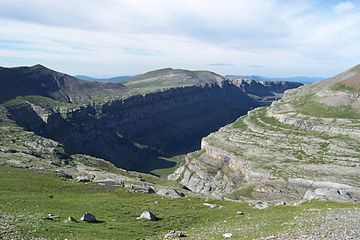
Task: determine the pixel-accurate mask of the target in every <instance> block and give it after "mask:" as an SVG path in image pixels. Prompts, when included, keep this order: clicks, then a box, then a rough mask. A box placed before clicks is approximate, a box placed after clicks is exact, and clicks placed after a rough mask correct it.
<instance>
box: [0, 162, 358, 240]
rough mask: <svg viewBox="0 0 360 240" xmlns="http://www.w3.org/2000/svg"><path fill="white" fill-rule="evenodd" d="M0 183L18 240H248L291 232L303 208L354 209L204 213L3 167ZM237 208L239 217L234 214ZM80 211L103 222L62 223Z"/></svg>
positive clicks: (193, 204)
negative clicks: (175, 233)
mask: <svg viewBox="0 0 360 240" xmlns="http://www.w3.org/2000/svg"><path fill="white" fill-rule="evenodd" d="M0 183H1V184H0V203H1V204H0V217H1V218H2V219H1V218H0V219H1V220H2V221H0V226H1V224H5V223H10V224H11V225H14V224H15V225H14V226H16V227H15V229H16V231H17V235H20V236H22V237H24V238H29V237H30V236H41V237H47V238H50V239H54V238H57V239H59V238H60V239H64V238H67V239H143V238H150V239H161V238H162V237H163V235H164V234H165V233H166V232H168V231H170V230H174V229H176V230H178V229H181V230H184V231H185V232H186V233H187V235H188V236H200V237H202V238H204V237H206V239H222V238H223V237H222V234H223V233H224V232H228V231H232V232H234V233H235V236H236V238H238V239H253V238H254V237H258V236H268V235H271V234H276V233H278V232H281V231H287V230H289V229H292V230H294V226H293V225H291V224H290V223H291V221H292V220H293V219H294V217H296V216H300V215H303V214H306V209H308V208H313V207H318V208H320V209H321V210H323V211H326V210H327V208H329V207H331V208H340V207H354V206H356V205H351V204H336V203H328V202H323V203H319V202H312V203H307V204H304V205H301V206H298V207H291V206H278V207H271V208H269V209H266V210H255V209H253V208H252V207H250V206H249V205H248V204H246V203H234V202H221V201H210V202H215V203H216V204H220V205H222V206H224V207H223V208H221V209H207V208H205V207H204V206H203V205H202V203H203V201H204V200H202V199H196V198H181V199H174V200H172V199H168V198H162V197H159V196H156V195H146V194H134V193H128V192H126V191H124V190H122V189H118V188H113V187H103V186H98V185H93V184H78V183H75V182H73V181H65V180H61V179H59V178H56V177H55V176H53V175H50V174H44V173H34V172H31V171H29V170H25V169H16V168H10V167H7V166H1V167H0ZM155 202H158V203H155ZM145 209H148V210H150V211H153V212H154V213H155V214H156V215H157V216H158V217H160V218H162V219H161V220H160V221H157V222H148V221H143V220H136V217H137V216H139V215H140V214H141V212H142V211H143V210H145ZM238 210H241V211H243V212H245V215H243V216H236V214H235V213H236V211H238ZM84 212H91V213H93V214H95V215H96V217H97V218H98V220H100V221H103V222H100V223H97V224H90V223H82V222H81V223H64V220H65V219H66V218H67V217H68V216H70V215H71V216H74V217H75V218H77V219H79V218H80V216H81V215H82V213H84ZM48 213H54V214H56V215H59V216H60V217H61V218H60V220H59V221H49V220H44V219H43V217H45V216H47V214H48ZM16 219H17V220H16ZM225 221H226V222H225ZM295 228H296V227H295ZM236 229H238V230H236ZM239 229H240V230H239ZM30 232H31V233H30Z"/></svg>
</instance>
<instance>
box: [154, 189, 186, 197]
mask: <svg viewBox="0 0 360 240" xmlns="http://www.w3.org/2000/svg"><path fill="white" fill-rule="evenodd" d="M156 194H157V195H160V196H165V197H170V198H179V197H185V195H184V194H183V193H182V192H178V191H176V190H175V189H171V188H161V189H160V190H159V191H157V192H156Z"/></svg>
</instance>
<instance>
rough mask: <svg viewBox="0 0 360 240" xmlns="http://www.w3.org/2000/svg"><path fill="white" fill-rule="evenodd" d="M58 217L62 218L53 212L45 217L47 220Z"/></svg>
mask: <svg viewBox="0 0 360 240" xmlns="http://www.w3.org/2000/svg"><path fill="white" fill-rule="evenodd" d="M57 218H60V217H59V216H56V215H54V214H52V213H49V214H48V216H47V217H46V218H45V219H47V220H55V219H57Z"/></svg>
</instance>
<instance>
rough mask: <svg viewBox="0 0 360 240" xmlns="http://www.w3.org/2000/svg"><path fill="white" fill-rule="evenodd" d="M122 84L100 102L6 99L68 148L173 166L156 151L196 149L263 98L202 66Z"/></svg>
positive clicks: (136, 165)
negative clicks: (120, 92) (119, 90)
mask: <svg viewBox="0 0 360 240" xmlns="http://www.w3.org/2000/svg"><path fill="white" fill-rule="evenodd" d="M51 79H52V78H51ZM76 81H78V80H76ZM49 82H52V81H49ZM282 84H284V88H292V87H294V86H296V85H293V84H291V83H288V84H286V83H282ZM125 86H126V89H127V91H128V92H126V94H124V95H122V97H120V96H118V95H116V94H118V93H116V94H115V95H111V94H107V95H106V96H105V98H106V97H107V96H108V95H110V99H112V100H110V101H104V100H103V99H101V100H100V101H97V98H94V97H93V96H95V95H96V94H97V93H96V92H95V93H94V94H95V95H89V99H88V101H87V102H85V104H69V103H61V104H59V103H58V102H56V103H53V102H50V103H48V104H45V103H44V101H42V99H36V101H33V99H31V98H29V97H27V98H25V99H23V100H22V101H21V102H15V103H11V104H9V103H7V104H5V105H6V106H7V109H8V112H9V116H10V118H12V119H13V120H15V121H16V123H17V124H18V125H20V126H22V127H24V128H25V129H27V130H30V131H33V132H35V133H36V134H38V135H41V136H44V137H47V138H50V139H54V140H56V141H58V142H59V143H61V144H62V145H63V146H64V148H65V150H66V152H67V153H69V154H75V153H82V154H87V155H91V156H95V157H100V158H103V159H106V160H108V161H111V162H112V163H114V164H115V165H117V166H119V167H122V168H125V169H130V170H137V171H146V172H147V171H151V170H153V169H158V168H164V167H170V166H172V164H174V163H172V162H168V161H165V160H163V159H162V158H161V157H162V156H173V155H178V154H184V153H187V152H190V151H194V150H196V149H199V148H200V139H201V138H202V137H204V136H206V135H207V134H209V133H210V132H213V131H216V130H217V129H219V128H220V127H221V126H224V125H225V124H228V123H231V122H233V121H234V120H235V119H237V118H238V117H239V116H241V115H244V114H246V112H247V111H248V110H251V109H253V108H256V107H259V106H261V105H262V104H263V102H260V101H258V100H256V99H254V98H253V97H250V96H248V95H247V94H246V93H245V92H244V89H243V88H242V86H241V85H237V84H235V83H234V82H233V81H230V80H228V79H226V78H224V77H221V76H220V75H217V74H215V73H211V72H206V71H197V72H191V71H186V70H174V69H163V70H158V71H154V72H150V73H147V74H144V75H140V76H137V77H134V78H133V79H131V80H129V81H128V82H126V83H125ZM248 89H250V88H248ZM65 90H66V88H65ZM102 90H103V89H102ZM102 90H100V93H103V92H102ZM268 90H271V89H270V88H268ZM273 90H274V91H275V89H273ZM263 95H266V94H264V93H263V92H262V94H261V96H263ZM45 96H46V95H45ZM96 96H99V94H98V95H96ZM64 102H66V101H64Z"/></svg>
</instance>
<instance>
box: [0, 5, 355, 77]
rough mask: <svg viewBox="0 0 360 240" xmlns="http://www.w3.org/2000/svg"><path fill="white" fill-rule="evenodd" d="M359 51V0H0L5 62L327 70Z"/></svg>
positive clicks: (87, 68)
mask: <svg viewBox="0 0 360 240" xmlns="http://www.w3.org/2000/svg"><path fill="white" fill-rule="evenodd" d="M359 56H360V1H359V0H356V1H355V0H353V1H335V0H327V1H326V0H324V1H320V0H312V1H310V0H294V1H290V0H282V1H280V0H251V1H247V0H102V1H99V0H57V1H45V0H21V1H20V0H0V65H1V66H18V65H34V64H36V63H41V64H44V65H46V66H48V67H50V68H53V69H56V70H58V71H62V72H67V73H70V74H87V75H91V76H102V77H104V76H114V75H129V74H130V75H131V74H136V73H142V72H146V71H149V70H154V69H158V68H165V67H173V68H185V69H208V70H212V71H215V72H218V73H221V74H256V75H267V76H294V75H306V76H323V77H328V76H332V75H334V74H336V73H338V72H341V71H343V70H345V69H347V68H350V67H351V66H353V65H356V64H359V63H360V61H359Z"/></svg>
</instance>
